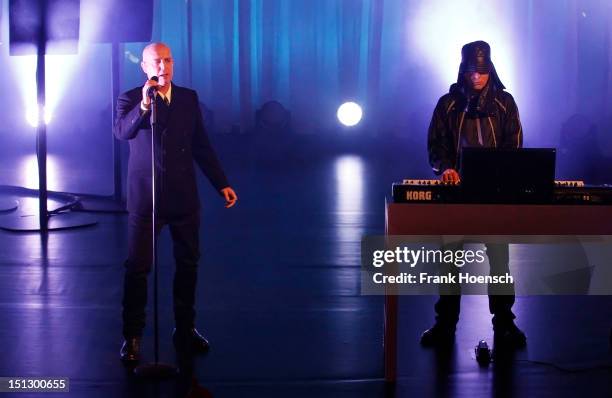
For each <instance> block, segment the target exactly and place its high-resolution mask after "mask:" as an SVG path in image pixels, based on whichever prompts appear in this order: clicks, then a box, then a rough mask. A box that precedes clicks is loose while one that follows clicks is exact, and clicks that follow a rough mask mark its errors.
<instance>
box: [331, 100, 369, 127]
mask: <svg viewBox="0 0 612 398" xmlns="http://www.w3.org/2000/svg"><path fill="white" fill-rule="evenodd" d="M336 115H337V116H338V120H339V121H340V123H342V124H343V125H345V126H348V127H352V126H355V125H357V124H358V123H359V122H360V121H361V117H362V116H363V111H362V110H361V107H360V106H359V104H357V103H355V102H345V103H344V104H342V105H340V107H339V108H338V112H337V113H336Z"/></svg>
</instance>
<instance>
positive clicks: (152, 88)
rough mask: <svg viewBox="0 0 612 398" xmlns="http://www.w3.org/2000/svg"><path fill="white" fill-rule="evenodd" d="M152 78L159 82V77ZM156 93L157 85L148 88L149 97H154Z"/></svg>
mask: <svg viewBox="0 0 612 398" xmlns="http://www.w3.org/2000/svg"><path fill="white" fill-rule="evenodd" d="M150 80H155V81H156V82H159V78H158V77H157V76H152V77H151V79H150ZM155 94H157V87H149V89H148V90H147V97H149V98H154V97H155Z"/></svg>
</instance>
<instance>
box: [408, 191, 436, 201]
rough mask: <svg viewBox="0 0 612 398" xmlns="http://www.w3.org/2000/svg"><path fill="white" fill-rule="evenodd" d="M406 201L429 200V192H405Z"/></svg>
mask: <svg viewBox="0 0 612 398" xmlns="http://www.w3.org/2000/svg"><path fill="white" fill-rule="evenodd" d="M406 198H407V199H408V200H431V191H407V192H406Z"/></svg>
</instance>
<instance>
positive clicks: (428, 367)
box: [0, 137, 612, 398]
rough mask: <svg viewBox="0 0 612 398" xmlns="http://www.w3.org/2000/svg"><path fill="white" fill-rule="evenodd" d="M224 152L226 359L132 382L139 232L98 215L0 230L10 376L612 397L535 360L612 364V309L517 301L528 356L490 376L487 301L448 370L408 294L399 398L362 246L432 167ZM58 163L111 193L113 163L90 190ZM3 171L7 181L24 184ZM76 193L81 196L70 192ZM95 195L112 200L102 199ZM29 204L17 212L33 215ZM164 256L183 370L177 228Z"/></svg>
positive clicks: (204, 302)
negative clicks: (389, 375) (229, 203)
mask: <svg viewBox="0 0 612 398" xmlns="http://www.w3.org/2000/svg"><path fill="white" fill-rule="evenodd" d="M216 141H217V145H218V151H219V153H220V156H221V158H222V160H223V161H224V163H225V164H226V169H227V173H228V175H229V177H230V180H231V181H232V185H233V187H234V188H235V190H236V191H237V193H238V195H239V202H238V204H237V206H236V207H235V208H233V209H229V210H226V209H224V208H223V202H222V200H221V198H220V197H218V196H216V194H215V193H214V192H213V190H212V189H211V188H210V187H209V186H208V185H207V184H206V181H205V180H204V178H203V177H201V181H200V182H201V184H200V192H201V197H202V200H203V206H204V208H203V212H202V229H201V248H202V253H203V257H202V260H201V262H200V273H199V282H198V294H197V309H198V317H197V325H198V328H199V329H200V331H202V332H203V333H204V334H205V335H206V336H207V337H208V338H209V340H210V342H211V346H212V348H211V351H210V352H209V353H208V354H207V355H206V356H201V357H196V358H195V359H194V361H193V363H191V364H188V363H184V362H183V361H181V366H182V367H183V369H185V372H184V374H183V375H182V376H181V377H178V378H176V379H174V380H170V381H163V382H159V383H150V382H145V381H142V380H139V379H137V378H135V377H134V376H132V375H131V374H130V373H129V372H128V371H127V370H126V369H125V368H124V366H123V365H122V363H121V362H120V361H119V356H118V352H119V348H120V343H121V339H122V336H121V319H120V311H121V289H122V277H123V265H122V262H123V260H124V258H125V255H126V249H127V242H126V219H127V217H126V216H125V215H121V214H95V215H94V216H95V217H96V218H97V220H98V224H97V225H96V226H93V227H88V228H84V229H80V230H71V231H58V232H52V233H50V234H49V235H48V238H47V239H43V238H41V235H40V234H38V233H9V232H5V231H0V325H2V327H1V328H0V354H1V355H2V360H0V376H16V377H22V376H29V377H68V378H69V379H70V393H67V394H65V396H69V397H87V398H94V397H109V396H112V397H115V398H120V397H182V396H187V391H189V390H190V389H193V388H195V390H197V391H198V394H200V395H192V396H210V395H206V394H212V396H216V397H230V398H231V397H246V396H248V397H292V398H293V397H334V398H340V397H364V398H365V397H368V398H373V397H392V396H397V397H414V396H418V397H439V396H449V397H481V396H517V397H518V396H521V397H522V396H530V397H531V396H537V397H548V396H550V397H575V396H585V397H587V396H588V397H600V396H601V397H609V396H610V394H612V384H611V382H610V380H611V377H612V370H610V368H608V369H603V370H592V371H584V372H575V373H569V372H564V371H561V370H559V369H555V368H554V367H551V366H545V365H538V364H534V363H531V362H526V360H534V361H548V362H554V363H556V364H558V365H559V366H562V367H567V368H572V369H575V368H588V367H595V366H598V365H602V364H610V363H612V352H611V350H610V346H609V333H610V327H611V326H612V297H609V296H600V297H537V296H531V297H518V298H517V302H516V305H515V307H514V309H515V313H516V314H517V324H518V325H519V326H520V327H521V328H522V329H523V330H524V331H525V332H526V334H527V336H528V348H527V349H525V350H523V351H520V352H518V353H517V354H516V356H515V358H514V359H513V360H512V361H510V362H509V363H506V364H496V365H491V366H490V367H489V368H481V367H479V366H478V365H477V363H476V362H475V360H474V359H473V348H474V345H475V344H476V343H477V341H478V340H479V339H483V338H485V339H487V340H488V341H489V342H491V339H492V330H491V324H490V315H489V313H488V305H487V298H486V297H476V296H471V297H464V299H463V302H462V317H461V321H460V323H459V329H458V333H457V344H456V346H455V349H454V350H453V351H452V352H451V353H450V354H449V355H438V354H437V353H436V352H435V351H432V350H429V349H424V348H422V347H420V345H419V343H418V340H419V335H420V333H421V332H422V331H423V330H424V329H426V328H427V327H429V326H431V324H432V322H433V317H434V314H433V303H434V302H435V297H429V296H427V297H417V296H406V297H401V298H400V318H399V322H400V324H399V335H398V340H399V347H398V358H399V364H398V366H399V379H398V382H397V386H396V388H395V390H393V389H388V388H386V387H385V383H384V381H383V347H382V343H383V341H382V336H383V298H382V297H379V296H362V295H361V294H360V274H359V262H360V239H361V237H362V236H363V235H366V234H372V235H380V234H383V233H384V200H385V195H390V187H391V182H393V181H397V180H401V178H403V177H416V175H414V174H416V173H420V171H418V170H421V169H423V167H422V166H418V167H420V169H419V168H418V167H417V166H415V164H417V160H415V159H406V158H405V157H403V156H402V150H401V147H398V145H397V144H396V143H394V144H389V145H388V146H376V147H374V148H373V147H371V146H370V149H369V150H367V151H366V150H356V149H355V148H356V147H355V146H354V145H353V146H351V145H347V147H346V149H343V148H342V146H341V145H339V144H337V145H336V146H335V147H334V148H333V149H329V148H324V147H323V144H317V145H313V144H311V143H310V141H309V142H307V143H299V142H298V143H297V144H296V142H297V141H296V142H284V143H283V145H282V146H280V145H276V146H275V143H274V142H272V141H266V140H262V141H261V142H259V143H257V144H254V143H253V140H250V139H249V140H243V141H241V139H240V137H233V138H231V137H230V138H225V139H216ZM363 147H364V148H365V147H368V146H367V145H364V146H363ZM5 162H9V160H6V159H5V160H3V165H4V164H5ZM15 164H18V163H15ZM57 164H58V167H59V168H60V169H59V170H58V173H57V174H56V175H58V176H64V177H58V184H57V186H58V187H63V188H66V189H67V190H69V189H82V190H83V191H89V192H95V193H98V192H106V191H108V187H109V186H110V184H109V181H112V179H111V178H110V176H111V175H112V174H111V171H110V164H102V165H100V166H99V167H98V168H94V167H89V168H88V169H87V175H82V173H84V172H83V171H79V168H78V167H74V166H70V167H68V166H66V168H65V169H62V166H61V165H62V164H63V163H62V162H58V163H57ZM96 170H97V171H96ZM3 173H4V174H0V184H6V183H10V184H17V183H19V182H20V180H19V179H18V178H17V177H15V176H14V175H13V174H14V173H12V172H11V173H12V174H11V175H12V177H11V176H9V175H8V174H9V172H3ZM92 173H93V174H92ZM96 173H98V174H96ZM423 177H427V176H423ZM64 178H65V179H66V181H73V184H72V185H71V184H64V185H62V184H61V183H59V181H63V179H64ZM96 180H99V181H105V183H104V184H105V187H104V189H100V188H99V187H98V188H95V187H92V186H90V182H91V181H96ZM63 188H62V189H63ZM96 189H97V190H96ZM25 204H26V203H24V206H22V207H21V208H19V209H17V211H16V212H17V213H18V212H26V213H27V212H32V211H33V209H34V208H35V206H31V203H30V205H29V206H25ZM13 215H15V212H13V213H7V214H3V215H0V217H9V216H13ZM0 219H1V218H0ZM159 246H160V261H159V263H160V309H161V317H160V330H161V341H160V349H161V355H160V356H161V359H162V360H163V361H165V362H170V363H175V364H176V363H177V361H179V359H178V358H177V357H176V355H175V352H174V350H173V347H172V344H171V338H170V334H171V331H172V328H173V316H172V304H171V279H172V273H173V264H172V252H171V249H170V239H169V233H168V231H167V230H164V232H163V233H162V236H161V238H160V245H159ZM516 260H519V261H520V260H521V259H516ZM511 261H513V260H512V259H511ZM511 267H512V265H511ZM149 302H150V303H151V302H152V300H149ZM150 315H151V312H150V308H149V312H148V319H147V320H148V321H149V324H148V327H147V329H146V334H145V339H144V357H145V360H151V359H152V352H151V348H152V331H151V327H150V324H151V319H152V317H151V316H150ZM190 365H191V366H190ZM190 367H192V371H191V372H190V371H189V368H190ZM194 383H197V386H198V387H193V384H194ZM195 390H194V391H195ZM194 391H192V393H193V392H194ZM0 395H2V394H1V393H0ZM19 396H20V397H21V396H23V397H26V396H41V394H38V395H28V394H27V393H23V394H22V395H19ZM44 396H47V395H44ZM49 396H59V395H57V394H49Z"/></svg>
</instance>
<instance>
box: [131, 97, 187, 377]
mask: <svg viewBox="0 0 612 398" xmlns="http://www.w3.org/2000/svg"><path fill="white" fill-rule="evenodd" d="M147 95H148V96H149V98H151V187H152V188H151V198H152V203H153V210H152V212H151V221H152V228H151V229H152V231H151V233H152V234H153V240H152V241H153V245H152V247H151V250H152V251H153V256H152V262H153V353H154V356H155V361H154V362H150V363H147V364H143V365H139V366H137V367H136V368H134V373H135V374H137V375H138V376H142V377H146V378H152V379H163V378H168V377H172V376H175V375H176V374H177V373H178V369H177V368H176V366H174V365H170V364H167V363H161V362H159V322H158V305H157V296H158V294H157V290H158V289H157V285H158V282H157V275H158V271H157V234H156V233H155V231H156V225H155V223H156V222H157V219H156V214H157V209H156V203H155V199H156V197H157V195H156V191H155V182H156V178H155V137H156V136H157V135H158V131H157V129H158V125H157V101H156V97H157V90H151V89H149V92H148V93H147Z"/></svg>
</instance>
